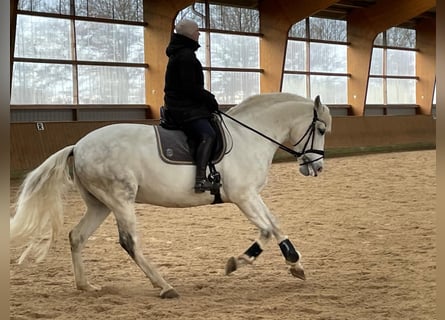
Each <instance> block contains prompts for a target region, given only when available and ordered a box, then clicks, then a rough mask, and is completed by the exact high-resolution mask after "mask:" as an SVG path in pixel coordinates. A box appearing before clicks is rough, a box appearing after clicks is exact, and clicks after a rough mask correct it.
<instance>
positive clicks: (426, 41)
mask: <svg viewBox="0 0 445 320" xmlns="http://www.w3.org/2000/svg"><path fill="white" fill-rule="evenodd" d="M416 42H417V48H418V49H419V52H418V53H417V55H416V74H417V76H418V77H419V81H417V86H416V103H417V104H418V105H419V113H420V114H426V115H431V111H432V110H431V109H432V102H433V95H434V82H435V79H436V20H432V19H424V20H422V22H421V23H419V24H418V26H417V38H416Z"/></svg>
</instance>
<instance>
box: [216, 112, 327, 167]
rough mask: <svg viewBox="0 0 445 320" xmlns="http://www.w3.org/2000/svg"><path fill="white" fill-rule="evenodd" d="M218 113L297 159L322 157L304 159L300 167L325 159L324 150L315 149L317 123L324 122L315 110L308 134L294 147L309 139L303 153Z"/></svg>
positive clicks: (224, 114)
mask: <svg viewBox="0 0 445 320" xmlns="http://www.w3.org/2000/svg"><path fill="white" fill-rule="evenodd" d="M217 113H219V114H222V115H223V116H225V117H227V118H229V119H230V120H232V121H234V122H236V123H238V124H239V125H241V126H243V127H245V128H247V129H249V130H250V131H253V132H255V133H256V134H258V135H259V136H261V137H263V138H265V139H267V140H269V141H271V142H273V143H275V144H276V145H278V147H279V148H280V149H281V150H284V151H286V152H287V153H289V154H291V155H293V156H294V157H296V158H297V159H298V158H300V157H301V156H304V155H305V154H307V153H315V154H318V155H320V157H318V158H316V159H314V160H306V159H305V158H303V163H300V166H304V165H307V164H310V163H312V162H315V161H318V160H320V159H323V158H324V151H323V150H318V149H314V137H315V124H316V123H317V121H320V122H323V121H322V120H320V119H319V118H318V115H317V111H316V110H315V109H314V116H313V118H312V122H311V124H310V125H309V128H307V130H306V132H305V133H304V134H303V136H302V137H301V138H300V139H299V140H298V141H297V142H296V143H295V144H294V145H293V146H294V147H296V146H297V145H299V144H300V143H302V141H303V140H304V139H305V138H307V139H306V142H305V143H304V146H303V150H302V151H301V152H298V151H295V150H293V149H291V148H288V147H286V146H285V145H283V144H281V143H279V142H278V141H276V140H274V139H272V138H271V137H268V136H266V135H265V134H263V133H261V132H260V131H258V130H256V129H254V128H252V127H250V126H248V125H246V124H245V123H242V122H241V121H239V120H237V119H235V118H233V117H232V116H229V115H228V114H227V113H224V112H222V111H220V110H218V111H217ZM323 123H324V122H323ZM309 142H310V148H308V146H309Z"/></svg>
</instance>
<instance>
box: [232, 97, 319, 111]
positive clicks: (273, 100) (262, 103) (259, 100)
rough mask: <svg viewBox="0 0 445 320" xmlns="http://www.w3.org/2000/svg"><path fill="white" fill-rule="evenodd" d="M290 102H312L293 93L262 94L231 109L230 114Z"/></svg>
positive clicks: (249, 98)
mask: <svg viewBox="0 0 445 320" xmlns="http://www.w3.org/2000/svg"><path fill="white" fill-rule="evenodd" d="M288 101H295V102H311V101H310V100H309V99H307V98H305V97H302V96H299V95H296V94H293V93H287V92H273V93H262V94H257V95H253V96H250V97H248V98H247V99H245V100H243V101H241V102H240V103H239V104H238V105H236V106H234V107H233V108H231V109H230V110H229V112H230V114H232V115H236V114H237V113H239V112H241V111H244V110H245V109H251V108H264V107H271V106H273V105H276V104H279V103H282V102H288Z"/></svg>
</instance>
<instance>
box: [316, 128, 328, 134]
mask: <svg viewBox="0 0 445 320" xmlns="http://www.w3.org/2000/svg"><path fill="white" fill-rule="evenodd" d="M318 132H320V134H321V135H324V134H325V132H326V129H325V128H318Z"/></svg>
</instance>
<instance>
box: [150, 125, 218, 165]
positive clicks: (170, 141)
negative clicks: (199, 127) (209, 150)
mask: <svg viewBox="0 0 445 320" xmlns="http://www.w3.org/2000/svg"><path fill="white" fill-rule="evenodd" d="M212 124H213V127H214V128H215V131H216V136H217V139H216V140H217V141H216V146H215V150H214V152H213V155H212V163H214V164H216V163H218V162H220V161H221V159H222V158H223V156H224V153H225V151H226V139H225V136H224V134H223V129H222V126H221V123H220V121H214V122H213V123H212ZM154 128H155V132H156V140H157V143H158V151H159V155H160V156H161V159H162V160H163V161H164V162H167V163H171V164H195V160H194V158H193V152H194V150H192V148H191V146H190V145H189V143H188V141H187V136H186V135H185V134H184V132H183V131H181V130H171V129H165V128H163V127H161V126H155V127H154Z"/></svg>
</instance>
